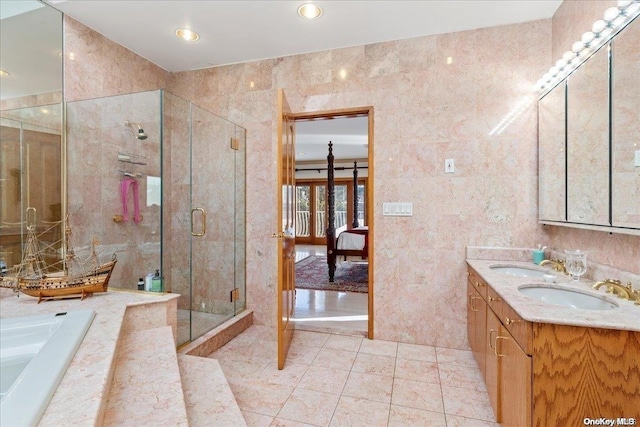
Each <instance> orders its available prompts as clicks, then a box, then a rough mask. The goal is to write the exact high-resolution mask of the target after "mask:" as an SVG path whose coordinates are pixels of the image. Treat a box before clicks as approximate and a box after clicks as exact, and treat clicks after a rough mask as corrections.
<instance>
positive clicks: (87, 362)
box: [0, 288, 179, 426]
mask: <svg viewBox="0 0 640 427" xmlns="http://www.w3.org/2000/svg"><path fill="white" fill-rule="evenodd" d="M16 295H17V294H16V293H14V292H13V291H12V290H10V289H3V288H0V317H5V318H7V317H20V316H31V315H37V314H49V313H58V312H61V311H71V310H79V309H93V310H95V312H96V317H95V318H94V319H93V322H92V323H91V327H90V328H89V330H88V331H87V334H86V335H85V338H84V340H83V341H82V344H81V345H80V347H79V348H78V351H77V352H76V354H75V356H74V358H73V360H72V361H71V364H70V365H69V367H68V369H67V371H66V373H65V375H64V377H63V378H62V381H61V382H60V384H59V386H58V388H57V390H56V393H55V394H54V395H53V398H52V399H51V402H50V403H49V406H48V407H47V410H46V411H45V413H44V415H43V416H42V418H41V420H40V423H39V424H38V425H39V426H60V425H79V426H80V425H100V424H101V421H102V420H101V417H102V412H101V408H102V407H103V406H105V405H106V402H107V399H108V398H109V396H108V391H109V385H110V381H111V379H112V375H113V369H112V368H113V364H114V360H115V356H116V349H117V345H118V338H119V336H120V330H121V326H122V322H123V319H124V315H125V311H126V308H127V306H130V305H138V304H153V303H165V302H166V301H168V300H171V299H174V298H178V297H179V296H178V295H177V294H152V293H146V292H127V291H113V290H109V292H105V293H96V294H93V295H92V296H90V297H87V298H85V299H84V300H82V301H81V300H80V299H66V300H58V301H44V302H42V303H40V304H38V299H37V298H34V297H30V296H27V295H23V294H21V295H20V296H19V297H17V296H16Z"/></svg>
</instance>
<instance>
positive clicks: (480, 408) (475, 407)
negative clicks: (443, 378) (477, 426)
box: [442, 386, 495, 422]
mask: <svg viewBox="0 0 640 427" xmlns="http://www.w3.org/2000/svg"><path fill="white" fill-rule="evenodd" d="M442 398H443V401H444V409H445V413H447V414H449V415H458V416H462V417H467V418H474V419H478V420H484V421H491V422H494V421H495V418H494V416H493V411H492V409H491V403H490V402H489V395H488V394H487V393H486V392H485V393H481V392H477V391H473V390H469V389H464V388H457V387H447V386H443V387H442Z"/></svg>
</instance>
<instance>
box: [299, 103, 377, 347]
mask: <svg viewBox="0 0 640 427" xmlns="http://www.w3.org/2000/svg"><path fill="white" fill-rule="evenodd" d="M365 115H366V116H367V118H368V129H367V140H368V147H367V159H368V176H367V192H368V195H367V203H366V205H367V206H366V212H367V213H366V218H367V224H368V227H369V230H370V233H369V290H368V293H367V296H368V309H367V318H368V325H367V326H368V327H367V337H368V338H369V339H373V338H374V334H373V313H374V311H373V309H374V304H373V302H374V286H373V284H374V271H375V269H374V262H375V250H374V248H375V233H374V230H375V228H374V215H373V214H374V206H375V203H374V200H375V198H374V197H375V193H374V187H375V185H374V184H375V182H374V180H375V178H374V177H375V174H374V162H373V158H374V157H373V154H374V152H373V106H367V107H355V108H345V109H336V110H323V111H313V112H304V113H292V114H291V115H290V117H291V118H292V119H293V121H294V122H295V121H299V120H309V119H320V118H324V119H326V118H339V117H344V118H347V117H356V116H365Z"/></svg>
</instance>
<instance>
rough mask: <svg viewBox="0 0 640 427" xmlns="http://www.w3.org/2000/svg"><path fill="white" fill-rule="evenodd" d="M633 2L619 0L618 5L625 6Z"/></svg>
mask: <svg viewBox="0 0 640 427" xmlns="http://www.w3.org/2000/svg"><path fill="white" fill-rule="evenodd" d="M630 4H631V0H618V7H619V8H621V9H622V8H625V7H627V6H629V5H630Z"/></svg>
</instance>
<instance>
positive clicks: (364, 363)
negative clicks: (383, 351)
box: [352, 353, 396, 377]
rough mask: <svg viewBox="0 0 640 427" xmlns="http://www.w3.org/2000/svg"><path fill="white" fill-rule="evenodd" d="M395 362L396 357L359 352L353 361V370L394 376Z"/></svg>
mask: <svg viewBox="0 0 640 427" xmlns="http://www.w3.org/2000/svg"><path fill="white" fill-rule="evenodd" d="M395 363H396V359H395V357H391V356H378V355H375V354H367V353H358V356H357V357H356V360H355V362H353V368H352V371H354V372H365V373H367V374H377V375H386V376H389V377H392V376H393V373H394V371H395Z"/></svg>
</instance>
